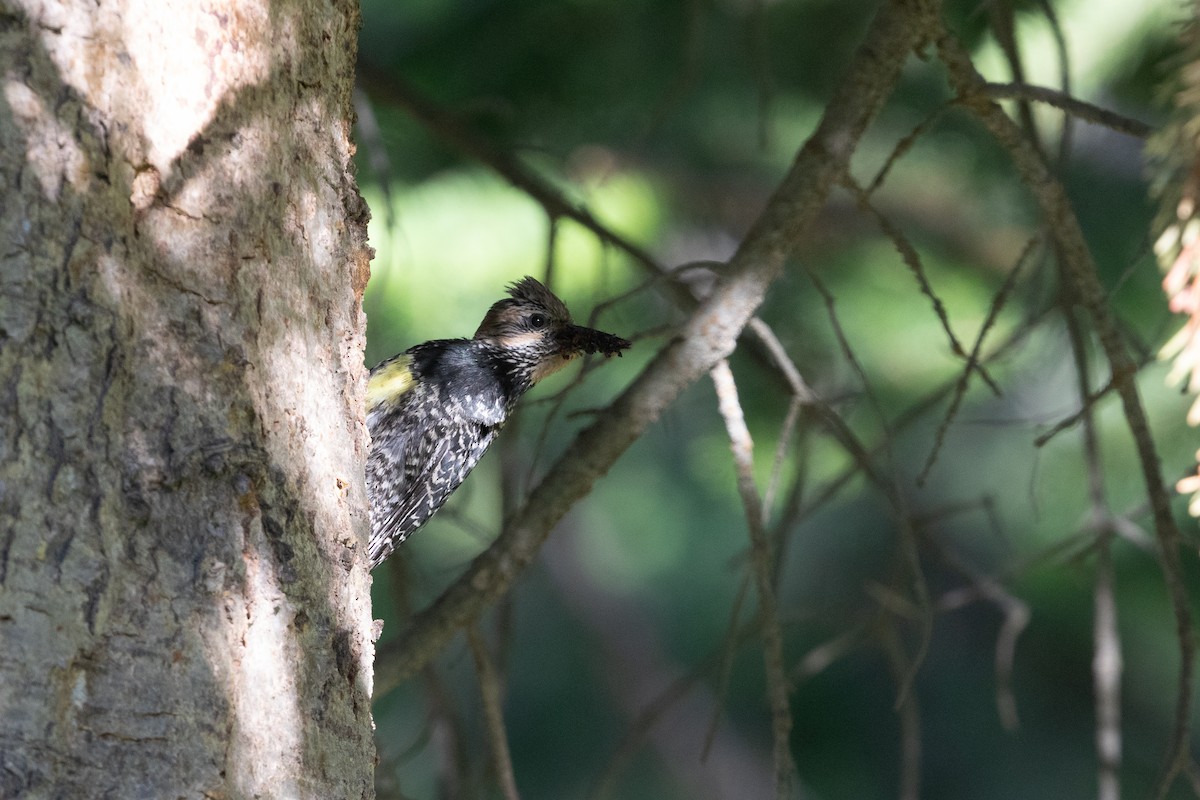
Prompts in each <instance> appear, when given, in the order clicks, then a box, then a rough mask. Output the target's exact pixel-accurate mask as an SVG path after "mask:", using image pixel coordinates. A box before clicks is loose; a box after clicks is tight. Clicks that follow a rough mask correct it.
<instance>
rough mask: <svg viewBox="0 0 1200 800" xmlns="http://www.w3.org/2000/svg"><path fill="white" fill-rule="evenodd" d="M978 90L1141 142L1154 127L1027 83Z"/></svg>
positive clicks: (985, 87)
mask: <svg viewBox="0 0 1200 800" xmlns="http://www.w3.org/2000/svg"><path fill="white" fill-rule="evenodd" d="M980 91H982V92H983V93H985V94H986V95H987V96H988V97H991V98H993V99H996V100H1036V101H1038V102H1039V103H1045V104H1046V105H1051V106H1054V107H1055V108H1057V109H1060V110H1062V111H1065V112H1067V113H1068V114H1070V115H1072V116H1074V117H1078V118H1079V119H1082V120H1084V121H1086V122H1091V123H1093V124H1095V125H1103V126H1104V127H1106V128H1110V129H1112V130H1114V131H1116V132H1117V133H1123V134H1125V135H1126V136H1132V137H1134V138H1135V139H1145V138H1146V137H1148V136H1149V135H1150V134H1151V133H1153V132H1154V128H1152V127H1150V126H1149V125H1147V124H1146V123H1144V122H1141V121H1139V120H1136V119H1132V118H1130V117H1126V116H1122V115H1121V114H1118V113H1117V112H1115V111H1109V110H1108V109H1106V108H1101V107H1100V106H1095V105H1092V104H1091V103H1088V102H1086V101H1084V100H1077V99H1076V98H1074V97H1071V96H1070V95H1069V94H1066V93H1065V92H1060V91H1058V90H1057V89H1050V88H1047V87H1045V86H1031V85H1029V84H1028V83H984V84H983V85H982V86H980Z"/></svg>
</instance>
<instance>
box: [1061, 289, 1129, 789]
mask: <svg viewBox="0 0 1200 800" xmlns="http://www.w3.org/2000/svg"><path fill="white" fill-rule="evenodd" d="M1062 307H1063V317H1064V320H1065V322H1066V325H1067V334H1068V336H1069V337H1070V340H1071V352H1072V354H1073V355H1074V360H1075V375H1076V384H1077V390H1078V393H1079V397H1080V399H1081V400H1082V401H1084V402H1085V404H1086V401H1087V399H1088V397H1089V396H1090V395H1091V376H1090V372H1091V369H1090V367H1089V356H1090V354H1089V352H1088V347H1087V339H1086V338H1085V336H1084V333H1083V326H1082V324H1081V323H1080V321H1079V320H1078V319H1076V317H1075V316H1074V314H1073V313H1072V308H1071V304H1070V302H1069V298H1067V297H1064V298H1063V302H1062ZM1082 422H1083V426H1082V434H1083V436H1082V439H1083V442H1082V444H1083V460H1084V464H1085V465H1086V467H1087V476H1088V500H1089V502H1090V505H1091V513H1090V515H1089V516H1090V518H1091V519H1092V520H1093V521H1094V523H1095V526H1096V530H1095V537H1096V576H1095V585H1094V587H1093V589H1092V598H1093V600H1092V602H1093V606H1094V615H1095V616H1094V619H1093V621H1092V643H1093V644H1092V646H1093V654H1092V685H1093V691H1094V693H1095V698H1096V723H1095V725H1096V734H1095V736H1096V756H1097V776H1096V778H1097V787H1098V791H1097V795H1096V796H1097V800H1119V798H1120V796H1121V779H1120V769H1121V634H1120V632H1119V631H1118V630H1117V605H1116V599H1115V598H1114V597H1113V565H1112V538H1113V527H1112V525H1111V524H1108V522H1107V520H1108V519H1109V518H1110V517H1111V514H1110V512H1109V507H1108V500H1107V498H1106V495H1105V491H1104V467H1103V466H1102V464H1101V459H1100V438H1099V433H1098V431H1097V430H1096V419H1095V415H1094V413H1093V412H1092V409H1091V406H1086V408H1085V410H1084V411H1083V416H1082Z"/></svg>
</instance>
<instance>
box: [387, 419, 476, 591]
mask: <svg viewBox="0 0 1200 800" xmlns="http://www.w3.org/2000/svg"><path fill="white" fill-rule="evenodd" d="M396 413H400V412H399V411H397V412H396ZM495 435H496V429H495V428H489V427H484V426H480V425H478V424H475V423H466V424H463V423H454V422H448V421H446V420H444V419H426V420H425V424H424V425H423V426H422V430H420V431H418V430H417V429H416V428H415V427H412V426H402V427H399V428H398V429H394V430H393V431H392V432H391V433H390V434H389V435H388V436H387V437H386V438H384V439H381V440H379V441H377V442H375V443H374V444H373V446H372V453H371V458H370V463H369V468H368V470H367V480H368V485H369V486H370V488H371V494H372V496H373V507H372V510H371V541H370V547H369V552H370V559H371V566H372V567H375V566H377V565H378V564H379V563H381V562H382V561H383V560H384V559H385V558H387V557H388V555H390V554H391V552H392V551H393V550H394V549H395V548H396V547H397V546H398V545H399V544H400V543H401V542H402V541H404V539H405V538H407V537H408V535H409V534H410V533H412V532H413V531H415V530H416V529H417V528H419V527H421V526H422V525H424V524H425V522H426V521H427V520H428V519H429V518H430V517H431V516H433V514H434V512H436V511H437V510H438V509H439V508H441V507H442V504H443V503H445V502H446V499H447V498H448V497H449V496H450V494H451V493H452V492H453V491H454V490H455V489H457V488H458V487H459V485H460V484H461V483H462V482H463V479H464V478H466V477H467V474H468V473H469V472H470V471H471V470H472V469H473V468H474V466H475V464H476V463H478V461H479V459H480V457H481V456H482V455H483V453H484V451H486V450H487V448H488V445H490V444H491V442H492V439H494V438H495Z"/></svg>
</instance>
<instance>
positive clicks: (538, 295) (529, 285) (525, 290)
mask: <svg viewBox="0 0 1200 800" xmlns="http://www.w3.org/2000/svg"><path fill="white" fill-rule="evenodd" d="M508 295H509V297H511V298H512V299H513V300H516V301H517V302H518V303H533V304H535V305H539V306H542V307H543V308H545V309H546V310H547V311H549V312H550V314H551V315H552V316H553V317H554V318H555V319H561V320H568V319H570V318H571V312H570V311H568V310H567V306H566V304H565V303H563V301H562V300H559V299H558V296H557V295H555V294H554V292H552V291H550V290H549V289H547V288H546V287H545V286H544V285H543V284H542V282H541V281H539V280H538V279H537V278H534V277H532V276H530V275H526V276H525V277H524V278H522V279H521V280H519V281H517V282H516V283H513V284H512V285H510V286H509V287H508ZM501 302H503V301H501Z"/></svg>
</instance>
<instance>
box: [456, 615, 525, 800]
mask: <svg viewBox="0 0 1200 800" xmlns="http://www.w3.org/2000/svg"><path fill="white" fill-rule="evenodd" d="M467 644H468V645H469V646H470V648H471V658H472V659H473V660H474V661H475V677H476V679H477V681H478V682H479V697H480V700H481V701H482V702H483V719H484V725H485V727H486V728H487V736H488V746H489V747H490V749H491V751H492V769H494V770H495V772H496V781H497V782H498V783H499V784H500V791H501V792H502V793H503V794H504V798H505V800H520V795H519V794H517V779H516V776H515V775H514V774H513V766H512V756H511V755H510V754H509V752H508V735H507V734H506V733H505V730H504V701H503V700H502V699H501V696H502V694H503V691H502V690H501V687H500V675H499V673H497V672H496V667H495V665H494V664H493V663H492V657H491V655H490V654H489V653H488V649H487V643H486V642H485V641H484V640H483V636H481V635H480V633H479V627H478V626H476V625H469V626H467Z"/></svg>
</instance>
